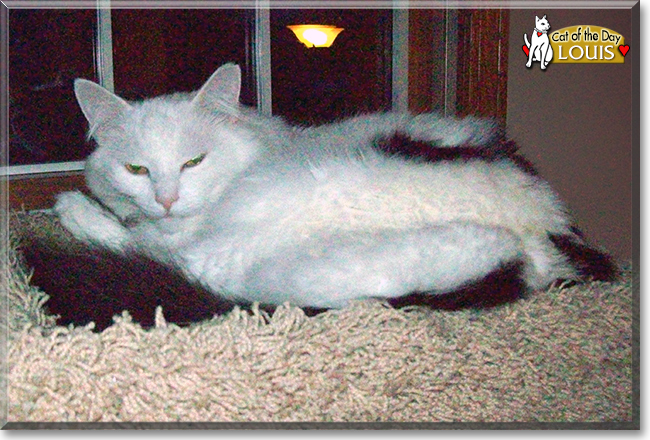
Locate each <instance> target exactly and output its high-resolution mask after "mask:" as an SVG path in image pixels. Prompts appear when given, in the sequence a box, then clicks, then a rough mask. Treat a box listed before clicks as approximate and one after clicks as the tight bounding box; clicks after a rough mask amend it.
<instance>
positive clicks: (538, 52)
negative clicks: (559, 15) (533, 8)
mask: <svg viewBox="0 0 650 440" xmlns="http://www.w3.org/2000/svg"><path fill="white" fill-rule="evenodd" d="M549 29H551V24H550V23H549V22H548V20H547V19H546V15H545V16H543V17H542V18H539V17H537V16H535V29H533V33H532V34H531V35H530V42H528V36H527V35H526V34H524V42H525V43H526V46H527V47H528V60H527V61H526V67H530V66H532V64H533V61H539V64H540V67H541V69H542V70H546V67H547V66H548V65H549V63H550V62H551V60H553V47H551V41H550V39H549V38H548V31H549Z"/></svg>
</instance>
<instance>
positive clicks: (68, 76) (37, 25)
mask: <svg viewBox="0 0 650 440" xmlns="http://www.w3.org/2000/svg"><path fill="white" fill-rule="evenodd" d="M95 17H96V13H95V12H94V11H92V10H83V9H76V10H20V9H17V10H11V11H10V14H9V21H10V24H11V25H10V27H9V140H10V142H9V163H10V165H27V164H35V163H52V162H65V161H80V160H83V159H84V158H85V157H86V156H87V155H88V154H89V153H90V151H89V148H90V147H89V146H88V145H87V143H86V141H85V131H86V121H85V119H84V117H83V115H82V114H81V112H80V111H79V107H78V106H77V105H76V101H75V97H74V92H73V89H72V81H73V80H74V79H75V78H77V77H84V78H88V79H91V80H96V75H95V70H94V67H93V50H94V45H93V34H94V29H95V20H96V18H95Z"/></svg>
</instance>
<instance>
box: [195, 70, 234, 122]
mask: <svg viewBox="0 0 650 440" xmlns="http://www.w3.org/2000/svg"><path fill="white" fill-rule="evenodd" d="M240 89H241V69H240V68H239V66H238V65H236V64H231V63H229V64H224V65H223V66H221V67H219V68H218V69H217V71H216V72H214V73H213V74H212V76H211V77H210V79H208V80H207V81H206V83H205V84H203V87H201V89H200V90H199V91H198V93H197V95H196V96H195V97H194V100H193V101H192V104H193V105H195V106H198V107H200V108H203V109H206V110H209V111H212V110H226V111H228V110H230V112H229V113H232V112H236V109H237V106H238V104H239V92H240Z"/></svg>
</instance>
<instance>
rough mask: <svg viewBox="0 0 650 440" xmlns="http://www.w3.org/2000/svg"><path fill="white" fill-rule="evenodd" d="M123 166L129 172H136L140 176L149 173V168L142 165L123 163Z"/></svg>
mask: <svg viewBox="0 0 650 440" xmlns="http://www.w3.org/2000/svg"><path fill="white" fill-rule="evenodd" d="M124 167H125V168H126V170H127V171H128V172H129V173H131V174H138V175H141V176H143V175H147V174H149V169H148V168H147V167H143V166H142V165H133V164H131V163H127V164H126V165H124Z"/></svg>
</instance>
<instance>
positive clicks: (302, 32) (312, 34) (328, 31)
mask: <svg viewBox="0 0 650 440" xmlns="http://www.w3.org/2000/svg"><path fill="white" fill-rule="evenodd" d="M287 27H288V28H289V29H291V30H292V31H293V33H294V34H296V37H298V40H300V42H301V43H302V44H304V45H305V46H307V47H330V46H331V45H332V43H334V40H335V39H336V36H337V35H338V34H339V32H341V31H342V30H343V28H337V27H336V26H325V25H320V24H294V25H291V26H287Z"/></svg>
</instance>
